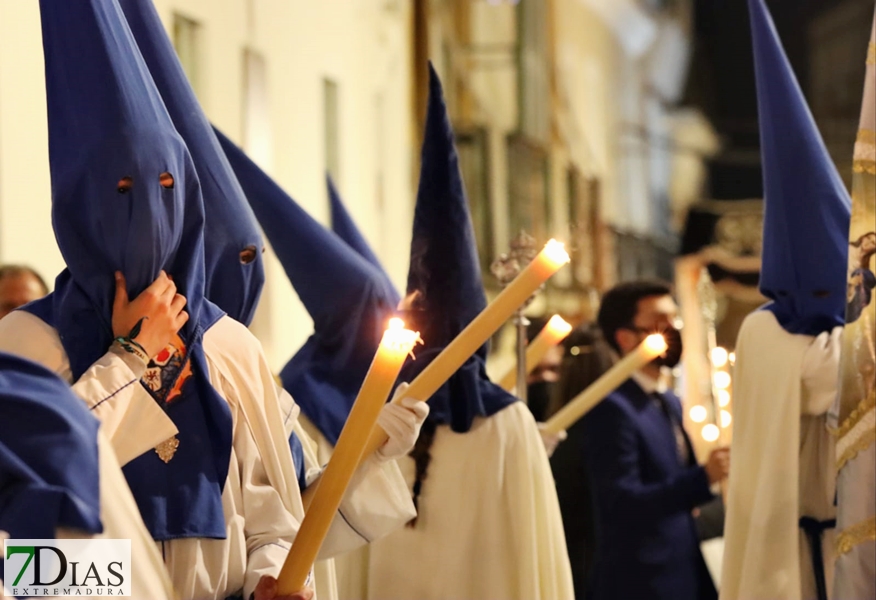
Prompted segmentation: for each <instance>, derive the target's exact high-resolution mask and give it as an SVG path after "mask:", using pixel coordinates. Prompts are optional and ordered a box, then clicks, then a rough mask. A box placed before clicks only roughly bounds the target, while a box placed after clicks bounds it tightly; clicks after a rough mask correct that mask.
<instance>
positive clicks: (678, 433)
mask: <svg viewBox="0 0 876 600" xmlns="http://www.w3.org/2000/svg"><path fill="white" fill-rule="evenodd" d="M651 396H652V397H653V398H654V399H655V400H656V401H657V403H658V405H659V406H660V408H661V409H662V410H663V413H664V414H665V415H666V418H667V419H669V423H670V424H671V425H672V433H673V434H674V435H675V450H676V453H677V455H678V461H679V462H680V463H681V465H682V466H687V464H688V463H689V461H690V451H689V450H688V447H687V440H686V439H685V437H684V430H683V429H682V428H681V423H679V422H678V421H677V420H676V419H675V416H674V415H673V413H672V410H670V408H669V402H668V400H667V399H666V396H664V395H663V394H661V393H660V392H653V393H652V394H651Z"/></svg>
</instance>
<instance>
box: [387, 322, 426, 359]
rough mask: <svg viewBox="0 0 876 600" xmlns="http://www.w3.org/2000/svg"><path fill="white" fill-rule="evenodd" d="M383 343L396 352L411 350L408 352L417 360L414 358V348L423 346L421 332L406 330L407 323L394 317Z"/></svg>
mask: <svg viewBox="0 0 876 600" xmlns="http://www.w3.org/2000/svg"><path fill="white" fill-rule="evenodd" d="M381 343H382V344H384V345H386V346H388V347H390V348H392V349H393V350H395V351H402V350H406V349H408V348H409V349H410V350H407V353H408V354H409V355H410V357H411V358H413V359H416V357H415V356H414V347H415V346H416V345H417V344H422V343H423V339H422V338H421V337H420V332H419V331H411V330H410V329H405V322H404V321H402V320H401V319H399V318H398V317H393V318H391V319H390V320H389V324H388V326H387V328H386V331H385V332H384V333H383V341H382V342H381Z"/></svg>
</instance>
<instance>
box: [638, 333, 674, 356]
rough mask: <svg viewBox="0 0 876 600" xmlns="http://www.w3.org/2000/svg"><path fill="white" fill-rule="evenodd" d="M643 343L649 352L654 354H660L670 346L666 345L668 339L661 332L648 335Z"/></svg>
mask: <svg viewBox="0 0 876 600" xmlns="http://www.w3.org/2000/svg"><path fill="white" fill-rule="evenodd" d="M642 343H643V344H644V345H645V348H647V349H648V351H649V352H651V353H653V354H654V356H660V355H661V354H663V353H664V352H666V350H667V349H668V348H669V346H667V345H666V339H665V338H664V337H663V336H662V335H660V334H659V333H652V334H651V335H649V336H648V337H646V338H645V341H644V342H642Z"/></svg>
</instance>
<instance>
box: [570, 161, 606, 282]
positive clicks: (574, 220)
mask: <svg viewBox="0 0 876 600" xmlns="http://www.w3.org/2000/svg"><path fill="white" fill-rule="evenodd" d="M566 178H567V185H568V191H569V227H570V230H571V241H572V248H573V250H574V252H572V264H571V271H572V277H573V280H574V283H575V285H577V286H588V285H591V286H600V285H601V284H602V282H601V281H600V279H601V269H600V264H599V260H600V257H601V255H602V252H601V245H602V236H601V231H600V228H601V225H600V218H599V180H597V179H595V178H592V177H585V176H584V175H582V174H581V172H580V171H579V170H578V169H576V168H575V167H574V166H570V167H569V169H568V171H567V172H566Z"/></svg>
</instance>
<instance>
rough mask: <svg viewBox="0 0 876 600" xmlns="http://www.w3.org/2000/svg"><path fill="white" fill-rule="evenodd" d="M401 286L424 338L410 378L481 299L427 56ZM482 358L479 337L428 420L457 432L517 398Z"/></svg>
mask: <svg viewBox="0 0 876 600" xmlns="http://www.w3.org/2000/svg"><path fill="white" fill-rule="evenodd" d="M407 292H408V295H409V297H413V296H411V295H412V294H414V293H416V294H417V296H416V299H414V300H413V306H412V307H411V310H409V311H408V313H407V314H406V315H405V319H406V321H407V322H409V327H411V328H412V329H417V330H419V331H420V333H421V336H422V338H423V340H425V345H424V346H422V347H421V348H420V349H419V350H418V352H417V359H416V360H412V361H409V362H408V364H406V365H405V367H404V368H403V369H402V374H401V377H400V380H401V381H412V380H413V379H414V377H416V376H417V375H418V374H419V373H420V372H421V371H422V370H423V369H425V368H426V366H427V365H428V364H429V363H430V362H431V361H432V359H433V358H435V356H437V355H438V354H439V353H440V352H441V350H443V349H444V347H445V346H446V345H447V344H449V343H450V342H451V341H452V340H453V339H454V338H455V337H456V336H457V335H458V334H459V333H460V332H461V331H462V330H463V329H465V327H466V326H467V325H468V324H469V323H470V322H471V321H472V320H474V318H475V317H476V316H477V315H478V314H479V313H480V312H481V311H482V310H483V309H484V308H485V307H486V305H487V298H486V294H485V293H484V288H483V282H482V280H481V268H480V261H479V259H478V253H477V244H476V241H475V236H474V228H473V226H472V222H471V216H470V215H469V210H468V201H467V200H466V195H465V187H464V185H463V181H462V175H461V173H460V170H459V157H458V156H457V153H456V146H455V144H454V135H453V128H452V127H451V125H450V119H449V118H448V116H447V107H446V105H445V103H444V96H443V92H442V89H441V82H440V81H439V80H438V75H437V74H436V73H435V70H434V68H433V67H432V65H431V64H430V65H429V106H428V110H427V112H426V129H425V134H424V136H423V151H422V158H421V165H420V185H419V189H418V190H417V206H416V210H415V212H414V231H413V237H412V239H411V264H410V268H409V271H408V288H407ZM486 358H487V346H486V345H484V346H482V347H481V348H480V349H479V350H478V352H477V353H476V354H475V355H474V356H472V357H471V358H470V359H469V360H468V361H467V362H466V363H465V364H464V365H463V366H462V367H461V368H460V369H459V371H457V372H456V373H455V374H454V375H453V376H452V377H451V378H450V380H449V381H448V382H447V383H446V384H445V385H444V386H442V387H441V388H440V389H439V390H438V391H437V392H436V393H435V394H434V395H433V396H432V398H431V399H430V400H429V405H430V407H431V410H430V413H429V419H430V420H431V421H433V422H436V423H439V424H450V426H451V427H452V429H453V430H454V431H456V432H460V433H463V432H466V431H468V430H469V429H470V428H471V423H472V420H473V419H474V418H475V417H478V416H489V415H492V414H494V413H496V412H498V411H499V410H501V409H502V408H505V407H506V406H508V405H509V404H511V403H513V402H515V401H516V398H514V396H512V395H511V394H509V393H507V392H506V391H504V390H503V389H502V388H500V387H499V386H497V385H495V384H493V383H492V382H491V381H490V380H489V379H488V378H487V374H486Z"/></svg>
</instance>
